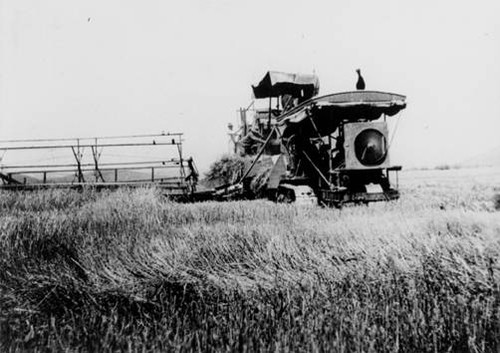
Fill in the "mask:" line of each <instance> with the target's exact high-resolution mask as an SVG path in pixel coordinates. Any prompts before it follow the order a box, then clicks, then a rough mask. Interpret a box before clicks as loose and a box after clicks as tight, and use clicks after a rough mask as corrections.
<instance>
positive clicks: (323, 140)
mask: <svg viewBox="0 0 500 353" xmlns="http://www.w3.org/2000/svg"><path fill="white" fill-rule="evenodd" d="M252 88H253V95H254V98H255V99H256V100H257V101H258V100H262V99H265V100H268V105H266V106H265V107H264V108H262V107H261V108H256V104H253V111H254V117H253V121H252V123H248V122H247V117H246V115H247V112H249V111H250V109H241V110H240V114H241V127H240V129H239V130H238V131H236V132H233V133H232V140H233V142H234V151H235V153H237V154H239V155H242V156H252V159H253V162H252V163H251V165H250V166H249V167H248V168H247V169H246V171H245V172H244V173H243V175H242V177H241V178H240V179H239V180H238V182H237V183H236V184H234V185H226V186H224V187H222V188H220V189H219V190H218V192H219V194H220V195H225V194H231V195H236V196H240V197H252V196H255V193H253V195H252V190H251V189H249V187H248V185H250V183H251V180H249V179H251V178H254V177H255V175H254V174H255V173H253V172H252V171H253V170H254V169H255V168H256V166H258V165H259V164H260V163H262V161H263V160H267V161H269V160H270V161H271V162H270V163H268V164H269V165H270V167H269V168H268V170H267V174H266V176H265V178H266V185H265V193H266V195H267V197H268V198H270V199H273V200H276V201H278V202H300V203H319V204H323V205H329V206H341V205H342V204H344V203H349V202H355V203H368V202H373V201H388V200H394V199H397V198H399V191H398V189H397V173H398V171H399V170H401V167H400V166H393V165H392V164H390V159H389V152H390V147H391V139H390V138H389V129H388V124H387V118H388V117H392V116H395V115H397V114H398V113H399V112H400V111H401V110H403V109H404V108H405V107H406V97H405V96H403V95H400V94H394V93H388V92H379V91H365V90H358V91H349V92H340V93H333V94H328V95H323V96H318V92H319V79H318V77H317V76H315V75H301V74H288V73H281V72H268V73H267V74H266V75H265V76H264V78H263V79H262V80H261V81H260V82H259V84H257V85H255V86H252ZM251 106H252V105H251ZM393 174H395V175H394V176H395V177H396V178H395V179H396V180H391V178H392V176H393ZM235 190H236V191H238V192H235Z"/></svg>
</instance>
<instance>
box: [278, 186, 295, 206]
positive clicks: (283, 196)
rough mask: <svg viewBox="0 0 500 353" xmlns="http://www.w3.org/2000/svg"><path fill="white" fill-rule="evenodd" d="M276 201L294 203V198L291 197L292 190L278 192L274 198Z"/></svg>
mask: <svg viewBox="0 0 500 353" xmlns="http://www.w3.org/2000/svg"><path fill="white" fill-rule="evenodd" d="M276 201H277V202H279V203H292V202H294V201H295V197H294V195H293V190H287V189H281V190H278V196H277V197H276Z"/></svg>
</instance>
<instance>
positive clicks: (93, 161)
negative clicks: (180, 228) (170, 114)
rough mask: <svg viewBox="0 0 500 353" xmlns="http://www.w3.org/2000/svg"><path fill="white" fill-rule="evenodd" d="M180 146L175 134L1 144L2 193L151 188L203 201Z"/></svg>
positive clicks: (180, 139) (191, 164)
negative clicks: (48, 189) (8, 191)
mask: <svg viewBox="0 0 500 353" xmlns="http://www.w3.org/2000/svg"><path fill="white" fill-rule="evenodd" d="M182 142H183V134H182V133H178V132H174V133H165V132H162V133H159V134H146V135H128V136H102V137H92V138H60V139H29V140H2V141H0V190H1V189H6V190H38V189H46V188H51V189H53V188H73V189H81V188H85V187H92V188H95V189H109V188H117V187H142V186H148V185H155V186H156V187H158V188H159V189H161V190H162V192H163V193H164V194H165V195H167V196H170V197H172V198H174V199H177V200H186V201H190V200H193V199H200V198H201V199H203V198H206V197H207V195H206V193H204V192H199V191H198V190H197V181H198V171H197V169H196V166H195V164H194V161H193V159H192V158H185V157H184V156H183V151H182ZM171 149H173V153H172V151H171ZM208 196H210V195H208Z"/></svg>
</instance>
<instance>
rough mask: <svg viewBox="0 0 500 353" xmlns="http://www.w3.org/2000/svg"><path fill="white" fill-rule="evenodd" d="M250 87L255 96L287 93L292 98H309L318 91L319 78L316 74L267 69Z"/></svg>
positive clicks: (266, 96) (277, 95)
mask: <svg viewBox="0 0 500 353" xmlns="http://www.w3.org/2000/svg"><path fill="white" fill-rule="evenodd" d="M252 89H253V95H254V97H255V98H269V97H279V96H282V95H285V94H289V95H291V96H293V97H294V98H302V99H309V98H311V97H314V96H315V95H317V94H318V92H319V78H318V76H316V75H307V74H291V73H286V72H278V71H269V72H268V73H266V75H265V76H264V78H263V79H262V80H261V81H260V82H259V84H258V85H256V86H252Z"/></svg>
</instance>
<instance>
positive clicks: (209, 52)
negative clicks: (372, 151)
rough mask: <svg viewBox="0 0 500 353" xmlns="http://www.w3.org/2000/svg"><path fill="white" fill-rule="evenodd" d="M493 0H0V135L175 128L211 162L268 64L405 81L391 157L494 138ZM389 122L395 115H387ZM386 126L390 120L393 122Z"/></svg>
mask: <svg viewBox="0 0 500 353" xmlns="http://www.w3.org/2000/svg"><path fill="white" fill-rule="evenodd" d="M499 14H500V1H498V0H491V1H488V0H476V1H451V0H449V1H448V0H447V1H427V0H426V1H405V2H403V1H386V0H382V1H381V0H378V1H370V0H367V1H337V2H335V1H273V2H271V1H260V0H253V1H227V0H220V1H213V0H198V1H179V2H174V1H152V0H142V1H138V0H137V1H125V0H112V1H108V0H106V1H104V0H99V1H98V0H85V1H84V0H71V1H70V0H45V1H39V0H0V139H13V138H38V137H43V138H48V137H79V136H80V137H84V136H94V135H124V134H136V133H156V132H160V131H182V132H184V133H185V146H184V147H185V151H186V154H188V155H192V156H193V157H194V158H195V160H196V161H197V163H198V165H199V167H200V168H201V169H202V170H205V169H206V168H207V166H208V165H209V164H210V163H211V162H212V161H213V160H214V159H215V158H217V157H218V156H220V155H221V154H223V153H225V152H227V151H228V136H227V123H228V122H233V123H235V122H236V119H237V115H236V110H237V109H238V108H239V107H240V106H247V105H248V104H249V103H250V101H251V88H250V85H251V84H255V83H257V82H258V81H259V80H260V79H261V78H262V76H263V75H264V74H265V72H266V71H268V70H278V71H290V72H303V73H313V72H315V73H316V74H317V75H318V76H319V77H320V82H321V89H320V94H328V93H333V92H338V91H347V90H353V89H354V85H355V82H356V74H355V71H354V70H355V69H356V68H358V67H359V68H361V70H362V73H363V76H364V78H365V81H366V83H367V89H373V90H385V91H389V92H395V93H401V94H405V95H407V97H408V107H407V109H406V110H405V111H404V112H403V114H402V115H401V116H400V118H401V119H400V122H399V125H398V127H397V131H396V135H395V138H394V144H393V147H392V150H391V153H392V161H393V162H394V163H399V164H403V165H404V166H424V165H435V164H440V163H454V162H458V161H461V160H464V159H468V158H470V157H472V156H474V155H477V154H480V153H482V152H484V151H487V150H489V149H492V148H494V147H496V146H498V145H500V139H499V137H498V136H499V131H500V20H499ZM393 121H395V120H393ZM391 127H392V128H394V127H395V124H391Z"/></svg>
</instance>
